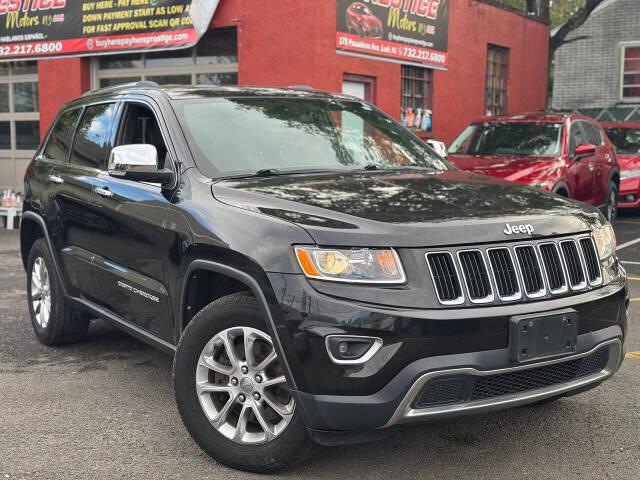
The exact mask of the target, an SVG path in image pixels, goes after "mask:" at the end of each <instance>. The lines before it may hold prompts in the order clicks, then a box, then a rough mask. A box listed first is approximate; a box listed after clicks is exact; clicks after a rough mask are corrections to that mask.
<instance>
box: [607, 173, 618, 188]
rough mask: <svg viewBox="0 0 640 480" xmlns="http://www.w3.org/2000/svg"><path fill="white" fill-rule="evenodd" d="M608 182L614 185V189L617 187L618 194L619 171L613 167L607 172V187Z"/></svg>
mask: <svg viewBox="0 0 640 480" xmlns="http://www.w3.org/2000/svg"><path fill="white" fill-rule="evenodd" d="M609 182H613V183H615V184H616V187H618V192H619V191H620V169H619V168H617V167H615V168H612V169H611V172H609V180H608V181H607V185H609Z"/></svg>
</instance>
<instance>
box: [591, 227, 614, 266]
mask: <svg viewBox="0 0 640 480" xmlns="http://www.w3.org/2000/svg"><path fill="white" fill-rule="evenodd" d="M592 233H593V241H594V242H595V244H596V249H597V250H598V256H599V257H600V260H605V259H607V258H609V257H610V256H611V255H613V253H614V252H615V251H616V234H615V233H614V232H613V227H612V226H611V224H606V225H603V226H602V227H600V228H598V229H596V230H594V231H593V232H592Z"/></svg>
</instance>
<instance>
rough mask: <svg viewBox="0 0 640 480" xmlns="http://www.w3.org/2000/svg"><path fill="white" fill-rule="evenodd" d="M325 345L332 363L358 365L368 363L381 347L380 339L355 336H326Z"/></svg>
mask: <svg viewBox="0 0 640 480" xmlns="http://www.w3.org/2000/svg"><path fill="white" fill-rule="evenodd" d="M325 344H326V347H327V353H328V354H329V358H330V359H331V361H332V362H333V363H336V364H338V365H358V364H362V363H365V362H367V361H369V360H370V359H371V358H372V357H373V356H374V355H375V354H376V353H377V352H378V350H379V349H380V347H381V346H382V339H380V338H378V337H361V336H357V335H328V336H327V337H326V338H325Z"/></svg>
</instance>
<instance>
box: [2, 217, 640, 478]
mask: <svg viewBox="0 0 640 480" xmlns="http://www.w3.org/2000/svg"><path fill="white" fill-rule="evenodd" d="M615 228H616V233H617V237H618V244H619V245H621V246H622V249H621V250H620V251H619V256H620V257H621V259H622V260H623V261H624V262H625V267H626V268H627V270H628V273H629V276H630V278H631V280H630V285H631V297H632V299H633V300H634V301H632V303H631V308H630V313H629V327H630V328H629V330H630V333H629V336H628V339H627V344H626V346H627V349H628V350H629V351H640V331H639V329H638V325H639V322H640V240H638V242H637V243H633V242H634V240H637V239H638V238H639V237H640V215H636V214H623V215H621V218H620V219H619V220H618V221H617V222H616V225H615ZM625 244H626V245H625ZM25 283H26V280H25V274H24V271H23V269H22V264H21V260H20V254H19V244H18V237H17V233H16V232H4V231H3V232H0V292H2V295H0V400H1V401H0V479H4V478H10V479H47V480H49V479H63V478H64V479H113V478H136V479H146V478H149V479H158V478H162V479H173V478H175V479H178V478H179V479H188V478H199V479H214V478H215V479H227V478H228V479H235V478H237V479H240V478H254V477H253V476H251V475H247V474H245V473H243V472H238V471H234V470H230V469H228V468H225V467H223V466H221V465H219V464H217V463H215V462H214V461H213V460H211V459H210V458H209V457H207V456H206V455H205V454H204V453H202V452H201V451H200V449H199V448H198V447H197V446H196V445H195V444H194V443H193V442H192V440H191V439H190V437H189V436H188V434H187V432H186V430H185V429H184V428H183V426H182V423H181V421H180V418H179V416H178V412H177V410H176V407H175V404H174V398H173V391H172V382H171V358H169V357H168V356H166V355H164V354H161V353H159V352H157V351H156V350H153V349H152V348H151V347H148V346H146V345H145V344H143V343H140V342H138V341H137V340H134V339H133V338H131V337H129V336H128V335H126V334H124V333H121V332H119V331H118V330H116V329H113V328H112V327H109V326H107V325H105V324H104V323H102V322H101V321H95V322H94V323H93V324H92V326H91V328H90V331H89V340H88V341H87V342H85V343H82V344H77V345H73V346H69V347H65V348H49V347H45V346H43V345H41V344H39V343H38V342H37V340H36V338H35V336H34V335H33V333H32V330H31V325H30V322H29V317H28V311H27V303H26V293H25ZM638 472H640V355H638V358H634V357H633V356H632V355H629V357H628V358H627V359H626V360H625V362H624V364H623V366H622V368H621V370H620V371H619V373H618V374H617V375H616V376H615V377H613V378H612V379H611V380H609V381H608V382H605V383H604V384H602V385H601V386H600V387H599V388H597V389H595V390H591V391H589V392H586V393H584V394H581V395H578V396H576V397H572V398H566V399H562V400H560V401H558V402H555V403H552V404H549V405H544V406H534V407H521V408H514V409H510V410H506V411H502V412H496V413H491V414H485V415H481V416H476V417H468V418H464V419H460V420H454V421H447V422H442V423H437V424H429V425H417V426H411V427H404V428H401V429H398V430H395V431H394V432H393V433H392V435H391V436H390V437H388V438H387V439H385V440H382V441H378V442H375V443H370V444H364V445H355V446H346V447H337V448H322V449H319V451H318V453H317V454H316V455H315V456H314V458H313V459H312V460H311V461H310V462H308V463H306V464H304V465H302V466H300V467H297V468H295V469H293V470H290V471H288V472H285V473H283V474H280V475H278V477H280V478H292V479H293V478H319V479H323V478H326V479H331V480H336V479H339V480H350V479H362V478H382V477H386V478H390V477H392V478H394V479H399V478H411V479H415V478H422V479H430V478H437V479H446V478H483V479H506V478H535V479H546V478H549V479H558V478H564V479H574V478H575V479H577V478H589V479H591V478H598V479H600V478H612V479H623V478H629V479H631V478H638ZM255 478H264V477H258V476H255Z"/></svg>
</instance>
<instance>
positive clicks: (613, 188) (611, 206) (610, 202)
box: [604, 182, 618, 222]
mask: <svg viewBox="0 0 640 480" xmlns="http://www.w3.org/2000/svg"><path fill="white" fill-rule="evenodd" d="M605 202H606V203H605V206H604V216H605V218H606V219H607V220H609V221H610V222H613V221H614V220H615V219H616V217H617V216H618V186H617V185H616V184H615V183H614V182H609V186H608V187H607V198H606V199H605Z"/></svg>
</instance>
